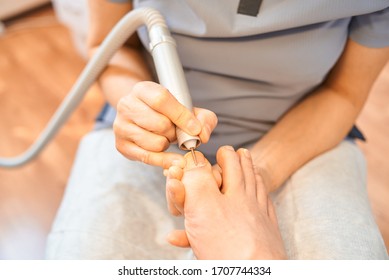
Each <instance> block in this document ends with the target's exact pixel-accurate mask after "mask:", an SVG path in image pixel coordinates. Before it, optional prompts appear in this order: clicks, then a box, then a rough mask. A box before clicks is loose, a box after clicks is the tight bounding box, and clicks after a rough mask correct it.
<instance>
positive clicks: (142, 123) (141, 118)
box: [115, 94, 176, 142]
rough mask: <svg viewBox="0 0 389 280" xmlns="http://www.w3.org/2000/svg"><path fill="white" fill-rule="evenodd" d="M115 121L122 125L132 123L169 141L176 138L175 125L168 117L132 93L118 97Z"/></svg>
mask: <svg viewBox="0 0 389 280" xmlns="http://www.w3.org/2000/svg"><path fill="white" fill-rule="evenodd" d="M115 123H116V125H117V126H118V125H120V126H122V127H125V126H126V125H127V124H128V123H133V124H135V125H137V126H139V127H141V128H143V129H145V130H147V131H150V132H154V133H155V134H158V135H161V136H165V137H166V138H167V139H169V141H170V142H173V141H175V139H176V133H175V125H174V124H173V123H172V122H171V121H170V120H169V118H167V117H166V116H164V115H163V114H160V113H159V112H156V111H155V110H153V109H152V108H150V106H149V105H147V104H145V103H144V102H143V101H142V100H140V99H139V98H138V97H137V96H133V94H130V95H127V96H125V97H123V98H122V99H120V101H119V103H118V105H117V117H116V119H115Z"/></svg>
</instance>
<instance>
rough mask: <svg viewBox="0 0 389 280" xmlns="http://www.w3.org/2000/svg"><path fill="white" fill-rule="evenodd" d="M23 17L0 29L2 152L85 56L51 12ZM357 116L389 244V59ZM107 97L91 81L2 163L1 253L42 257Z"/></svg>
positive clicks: (53, 99)
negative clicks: (8, 164) (24, 158)
mask: <svg viewBox="0 0 389 280" xmlns="http://www.w3.org/2000/svg"><path fill="white" fill-rule="evenodd" d="M35 15H37V14H33V15H28V18H23V19H22V20H21V21H19V22H17V23H15V24H13V25H12V26H11V27H10V28H9V33H7V34H6V35H5V36H2V37H0V104H1V112H0V137H1V138H0V156H14V155H17V154H19V153H21V152H22V151H24V150H25V149H26V148H27V147H28V146H29V145H30V144H31V143H32V141H33V140H34V139H35V138H36V136H37V134H38V133H39V131H41V130H42V128H43V127H44V125H45V124H46V122H47V121H48V119H49V117H50V116H51V115H52V113H53V112H54V111H55V108H56V107H57V105H58V104H59V103H60V101H61V100H62V98H63V97H64V96H65V94H66V93H67V91H68V90H69V89H70V87H71V85H72V84H73V82H74V81H75V79H76V78H77V76H78V74H79V73H80V71H81V69H82V67H83V66H84V61H83V60H82V59H81V58H80V57H79V56H78V55H77V53H76V52H75V51H74V49H73V46H72V44H71V39H70V36H69V33H68V32H67V30H66V29H65V28H64V27H62V26H60V25H59V24H58V23H57V22H56V20H55V18H54V17H53V16H52V13H51V12H50V11H49V12H48V11H43V12H42V11H40V12H39V13H38V15H43V16H44V20H43V21H39V22H37V21H36V20H35V19H30V17H31V16H35ZM387 66H388V67H386V69H385V71H384V72H383V73H382V75H381V77H380V79H379V80H378V81H377V83H376V85H375V87H374V89H373V91H372V94H371V97H370V99H369V101H368V104H367V106H366V107H365V110H364V111H363V113H362V115H361V117H360V119H359V120H358V124H359V125H360V127H361V128H362V129H363V131H364V132H365V133H366V136H367V138H368V142H367V143H364V144H361V146H362V148H363V150H364V151H365V153H366V156H367V159H368V168H369V183H368V187H369V192H370V196H371V201H372V205H373V209H374V211H375V214H376V217H377V222H378V223H379V226H380V228H381V230H382V232H383V234H384V236H385V239H386V244H387V245H388V247H389V205H388V201H389V163H388V161H387V158H388V156H389V141H388V140H389V134H388V131H389V64H388V65H387ZM102 102H103V100H102V97H101V95H100V93H99V91H98V89H97V88H96V87H93V88H92V89H91V90H90V91H89V92H88V95H87V97H86V99H85V100H84V101H83V102H82V104H81V106H80V107H79V109H78V110H77V111H76V112H75V113H74V114H73V115H72V117H71V119H70V120H69V121H68V122H67V124H66V125H65V126H64V128H63V129H61V131H60V132H59V134H58V135H57V136H56V137H55V139H54V141H53V142H51V143H50V144H49V145H48V147H47V148H46V149H45V150H44V151H43V152H42V153H41V154H40V155H39V157H38V158H37V159H35V160H34V161H33V162H31V163H29V164H28V165H25V166H23V167H20V168H16V169H9V170H7V169H0V259H40V258H42V257H43V250H44V244H45V240H46V235H47V233H48V231H49V228H50V226H51V223H52V221H53V218H54V215H55V212H56V210H57V207H58V205H59V202H60V200H61V197H62V194H63V191H64V187H65V184H66V180H67V177H68V175H69V172H70V168H71V164H72V161H73V159H74V155H75V151H76V148H77V143H78V141H79V139H80V137H81V136H82V135H83V134H85V133H86V132H87V131H88V130H90V129H91V127H92V125H93V119H94V117H95V116H96V114H97V112H98V110H99V108H100V106H101V104H102Z"/></svg>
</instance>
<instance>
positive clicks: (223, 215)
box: [167, 146, 286, 259]
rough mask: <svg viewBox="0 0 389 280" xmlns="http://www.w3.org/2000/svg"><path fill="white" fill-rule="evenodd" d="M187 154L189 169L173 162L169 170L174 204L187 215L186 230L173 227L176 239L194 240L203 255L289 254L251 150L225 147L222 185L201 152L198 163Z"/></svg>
mask: <svg viewBox="0 0 389 280" xmlns="http://www.w3.org/2000/svg"><path fill="white" fill-rule="evenodd" d="M185 157H186V160H187V164H186V167H185V168H184V170H182V169H181V168H179V167H178V166H173V167H171V168H170V169H169V172H168V179H167V195H168V196H169V199H170V201H171V203H170V205H169V209H170V210H171V211H172V209H174V211H176V213H178V214H179V213H183V214H184V216H185V231H175V232H173V233H172V234H171V235H170V237H169V241H170V243H172V244H173V245H176V246H187V245H190V246H191V247H192V250H193V252H194V254H195V255H196V257H197V258H198V259H284V258H285V257H286V255H285V250H284V247H283V243H282V239H281V235H280V233H279V229H278V225H277V219H276V216H275V212H274V208H273V205H272V203H271V201H270V200H269V198H268V196H267V193H266V190H265V187H264V185H263V183H262V181H261V180H260V179H258V178H260V177H259V176H255V173H254V169H253V164H252V160H251V156H250V154H249V152H248V151H247V150H245V149H241V150H239V151H238V152H235V151H234V150H233V148H232V147H229V146H226V147H222V148H221V149H219V151H218V154H217V161H218V164H219V166H220V168H221V177H222V178H221V182H223V184H222V186H221V187H222V191H221V190H220V180H219V179H218V178H217V177H216V178H215V173H214V171H213V169H212V166H211V164H210V163H209V162H208V161H207V160H206V159H205V158H204V156H203V155H202V154H201V153H200V152H196V157H197V160H198V165H197V166H196V165H195V164H194V162H193V159H192V156H191V155H190V154H187V155H186V156H185ZM216 175H217V174H216ZM174 211H173V212H174Z"/></svg>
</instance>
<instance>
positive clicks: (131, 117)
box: [114, 82, 217, 168]
mask: <svg viewBox="0 0 389 280" xmlns="http://www.w3.org/2000/svg"><path fill="white" fill-rule="evenodd" d="M216 124H217V117H216V115H215V114H214V113H213V112H211V111H209V110H206V109H201V108H194V110H193V112H191V111H190V110H188V109H187V108H186V107H185V106H183V105H182V104H180V103H179V102H178V101H177V100H176V99H175V98H174V96H173V95H172V94H171V93H170V92H169V91H168V90H167V89H165V88H164V87H162V86H161V85H159V84H157V83H153V82H139V83H137V84H136V85H135V86H134V87H133V89H132V91H131V92H130V93H129V94H128V95H126V96H125V97H123V98H122V99H121V100H120V101H119V103H118V106H117V116H116V119H115V122H114V133H115V136H116V148H117V149H118V151H119V152H120V153H122V154H123V155H124V156H125V157H127V158H128V159H130V160H136V161H141V162H144V163H146V164H150V165H156V166H161V167H163V168H169V167H170V166H171V164H172V162H173V161H175V160H178V161H183V158H182V156H181V155H178V154H174V153H166V152H164V151H165V150H166V149H167V148H168V147H169V145H170V143H173V142H175V141H176V130H175V128H176V126H177V127H179V128H181V129H182V130H183V131H185V132H186V133H188V134H190V135H198V136H199V137H200V139H201V141H202V143H207V142H208V140H209V137H210V135H211V133H212V131H213V130H214V128H215V127H216Z"/></svg>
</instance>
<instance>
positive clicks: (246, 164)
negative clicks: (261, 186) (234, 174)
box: [238, 149, 257, 199]
mask: <svg viewBox="0 0 389 280" xmlns="http://www.w3.org/2000/svg"><path fill="white" fill-rule="evenodd" d="M238 154H239V157H240V164H241V166H242V171H243V177H244V182H245V189H246V193H247V194H248V195H249V197H251V198H253V199H256V197H257V186H256V180H255V173H254V168H253V162H252V159H251V155H250V152H249V151H248V150H247V149H239V150H238Z"/></svg>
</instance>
